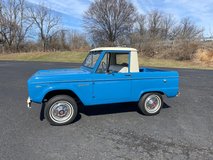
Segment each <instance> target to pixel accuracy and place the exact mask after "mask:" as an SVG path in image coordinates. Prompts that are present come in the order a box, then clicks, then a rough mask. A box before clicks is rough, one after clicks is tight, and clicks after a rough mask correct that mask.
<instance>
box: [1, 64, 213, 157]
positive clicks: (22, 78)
mask: <svg viewBox="0 0 213 160" xmlns="http://www.w3.org/2000/svg"><path fill="white" fill-rule="evenodd" d="M77 66H79V65H78V64H69V63H38V62H0V127H1V128H0V159H1V160H17V159H20V160H39V159H42V160H51V159H54V160H65V159H72V160H77V159H86V160H89V159H97V160H102V159H113V160H128V159H146V160H148V159H158V160H160V159H169V160H171V159H177V160H181V159H213V71H201V70H189V69H179V72H180V91H181V93H182V95H181V97H178V98H174V99H166V98H165V101H166V104H167V105H165V106H164V108H163V109H162V110H161V113H160V114H159V115H156V116H152V117H147V116H144V115H141V114H139V113H138V112H137V108H136V105H135V104H118V105H110V106H98V107H91V108H88V109H85V110H84V111H82V113H80V116H79V117H78V120H77V121H76V122H75V123H74V124H70V125H68V126H62V127H54V126H50V125H49V123H48V122H47V121H46V120H43V121H41V120H40V118H39V115H40V106H39V105H33V109H31V110H29V109H27V108H26V103H25V100H26V97H27V88H26V81H27V79H28V77H29V76H30V75H31V74H32V73H34V72H35V71H36V70H38V69H49V68H66V67H77Z"/></svg>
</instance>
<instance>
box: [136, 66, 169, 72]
mask: <svg viewBox="0 0 213 160" xmlns="http://www.w3.org/2000/svg"><path fill="white" fill-rule="evenodd" d="M139 71H140V72H167V70H161V69H155V68H145V67H142V68H140V69H139Z"/></svg>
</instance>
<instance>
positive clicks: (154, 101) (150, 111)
mask: <svg viewBox="0 0 213 160" xmlns="http://www.w3.org/2000/svg"><path fill="white" fill-rule="evenodd" d="M162 106H163V99H162V96H161V94H159V93H155V92H152V93H146V94H144V95H143V96H142V97H141V99H140V101H139V103H138V107H139V109H140V111H141V112H142V113H143V114H144V115H148V116H152V115H156V114H158V113H160V110H161V108H162Z"/></svg>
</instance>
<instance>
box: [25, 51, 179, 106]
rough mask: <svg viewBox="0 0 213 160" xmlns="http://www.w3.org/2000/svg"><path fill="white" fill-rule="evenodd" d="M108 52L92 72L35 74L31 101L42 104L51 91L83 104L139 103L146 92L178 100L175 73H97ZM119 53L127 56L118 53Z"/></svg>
mask: <svg viewBox="0 0 213 160" xmlns="http://www.w3.org/2000/svg"><path fill="white" fill-rule="evenodd" d="M107 52H110V51H102V52H101V54H100V56H99V58H98V60H97V63H96V64H95V66H94V67H93V68H92V69H91V68H87V67H84V66H82V67H80V68H77V69H52V70H41V71H38V72H36V73H35V74H34V75H33V76H32V77H31V78H30V79H29V80H28V93H29V97H30V99H31V100H32V101H33V102H35V103H42V101H43V100H44V97H45V95H46V94H47V93H48V92H51V91H57V90H70V91H72V92H74V93H75V94H76V95H77V96H78V97H79V99H80V100H81V101H82V103H83V104H84V105H97V104H110V103H119V102H137V101H139V99H140V97H141V96H142V95H143V94H144V93H146V92H161V93H163V94H165V95H166V96H167V97H175V96H176V95H177V94H178V90H179V87H178V84H179V75H178V72H176V71H164V70H158V69H151V68H140V72H138V73H130V72H128V73H96V70H97V68H98V66H99V64H100V63H101V60H102V59H103V57H104V55H105V53H107ZM114 52H115V51H114ZM118 52H122V53H124V51H116V53H118ZM126 53H129V51H126ZM129 59H130V56H129ZM129 62H130V61H129ZM129 70H130V69H129Z"/></svg>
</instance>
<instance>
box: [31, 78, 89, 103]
mask: <svg viewBox="0 0 213 160" xmlns="http://www.w3.org/2000/svg"><path fill="white" fill-rule="evenodd" d="M56 90H70V91H72V92H74V93H75V94H76V95H77V96H78V98H79V99H80V100H81V102H82V103H83V104H85V105H86V104H89V103H90V101H91V98H92V83H91V82H75V83H54V84H35V85H34V86H32V87H30V88H29V93H30V94H29V95H30V98H31V100H32V101H33V102H35V103H42V101H43V99H44V97H45V95H46V94H48V93H49V92H51V91H56Z"/></svg>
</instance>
